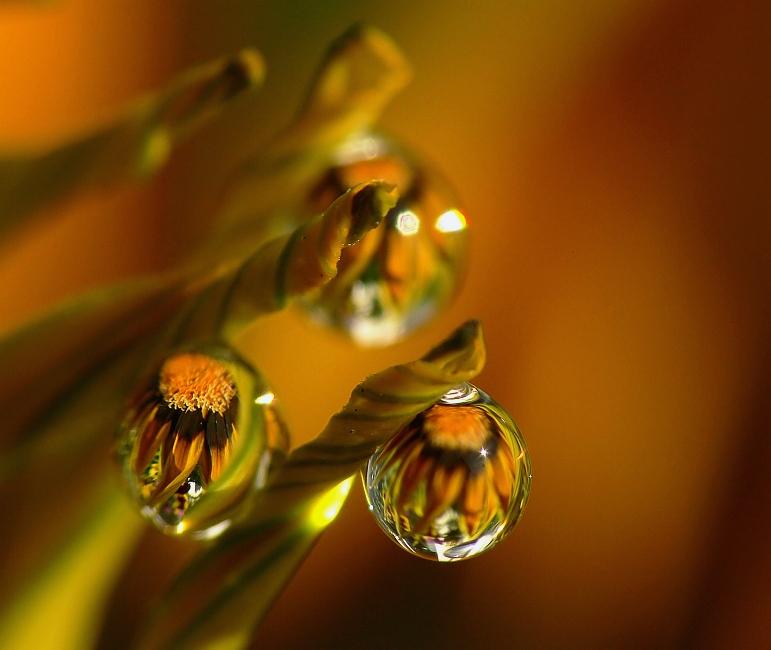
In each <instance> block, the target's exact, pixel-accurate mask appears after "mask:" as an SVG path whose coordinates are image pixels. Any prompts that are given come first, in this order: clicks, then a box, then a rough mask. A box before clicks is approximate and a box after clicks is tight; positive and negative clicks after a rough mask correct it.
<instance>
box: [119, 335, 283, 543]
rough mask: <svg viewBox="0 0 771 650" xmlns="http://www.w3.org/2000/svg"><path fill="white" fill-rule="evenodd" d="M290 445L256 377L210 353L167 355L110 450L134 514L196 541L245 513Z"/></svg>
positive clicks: (228, 353)
mask: <svg viewBox="0 0 771 650" xmlns="http://www.w3.org/2000/svg"><path fill="white" fill-rule="evenodd" d="M266 396H270V399H266ZM288 446H289V440H288V435H287V430H286V426H285V425H284V423H283V418H282V417H281V414H280V412H279V410H278V408H277V404H276V400H275V394H274V393H273V392H272V390H271V389H270V387H269V386H268V385H267V383H266V381H265V380H264V378H263V377H262V376H261V375H260V374H259V373H258V372H257V371H256V370H255V369H254V368H252V367H251V366H250V365H249V364H248V363H247V362H246V361H244V360H243V359H241V358H240V357H238V356H237V355H236V354H235V353H234V352H233V351H232V350H229V349H226V348H222V347H211V348H205V349H202V350H183V351H180V352H177V353H174V354H172V355H170V356H169V357H167V358H166V359H165V360H164V361H163V362H162V363H161V364H160V367H159V368H158V369H157V370H156V371H155V372H154V373H152V375H151V377H150V378H149V379H148V380H146V381H144V382H143V383H142V385H141V386H140V387H139V389H138V390H137V391H135V393H134V395H133V397H132V398H131V400H130V402H129V404H128V405H127V407H126V411H125V414H124V417H123V420H122V424H121V426H120V430H119V440H118V445H117V451H118V458H119V462H120V465H121V469H122V474H123V478H124V483H125V484H126V486H127V488H128V491H129V493H130V495H131V496H132V498H133V499H134V501H135V502H136V503H137V505H138V506H139V508H140V511H141V512H142V514H143V515H144V516H145V517H146V518H147V519H149V520H150V521H151V522H153V523H154V524H155V525H156V526H157V527H158V528H159V529H160V530H162V531H163V532H165V533H167V534H170V535H190V536H192V537H199V538H204V537H213V536H215V535H217V534H219V533H221V532H222V531H224V530H225V529H226V528H227V527H228V526H229V525H230V523H232V522H233V521H234V520H235V519H237V518H238V517H239V516H240V514H242V513H243V512H244V511H245V509H246V508H247V507H248V504H249V501H250V498H251V496H253V493H254V491H255V490H256V489H259V488H260V487H261V486H262V485H263V484H264V483H265V480H266V478H267V472H268V469H269V467H270V466H271V464H273V463H275V462H276V461H277V460H278V459H279V458H281V457H283V455H284V454H285V453H286V450H287V449H288Z"/></svg>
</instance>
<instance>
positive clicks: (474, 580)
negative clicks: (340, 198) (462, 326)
mask: <svg viewBox="0 0 771 650" xmlns="http://www.w3.org/2000/svg"><path fill="white" fill-rule="evenodd" d="M357 20H365V21H367V22H371V23H373V24H376V25H378V26H380V27H382V28H383V29H385V30H386V31H387V32H388V33H389V34H390V35H391V36H392V37H393V38H394V39H395V40H396V42H397V43H398V44H399V45H400V46H401V47H402V48H403V50H404V51H405V53H406V54H407V57H408V58H409V59H410V61H411V62H412V64H413V66H414V69H415V79H414V81H413V83H412V85H411V86H409V87H408V89H407V90H406V91H405V92H404V93H403V94H402V95H401V96H400V97H399V98H398V99H397V100H396V101H395V102H394V103H393V105H392V106H391V107H390V108H389V109H388V111H387V113H386V115H385V117H384V120H383V125H384V127H385V128H386V129H388V130H389V131H391V132H393V133H395V134H396V135H398V136H399V137H401V138H402V139H403V140H405V141H406V142H408V143H410V144H411V145H412V146H414V147H415V148H416V149H418V150H419V151H422V152H424V153H425V154H426V155H427V157H428V158H429V159H430V160H433V161H434V162H435V163H436V164H437V166H438V167H440V168H441V170H442V171H443V172H444V173H445V174H446V175H447V176H448V177H449V178H450V179H452V180H453V181H454V184H455V186H456V188H457V190H458V193H459V195H460V196H461V197H462V199H463V204H464V207H465V208H466V210H467V212H468V215H469V219H470V222H471V223H472V225H473V251H472V260H471V265H470V269H469V273H468V277H467V279H466V281H465V285H464V289H463V291H462V293H461V295H460V297H459V300H458V301H457V303H456V304H455V305H454V306H453V307H452V308H451V309H450V311H449V313H447V314H445V315H444V316H443V317H442V318H441V319H440V320H439V321H438V322H436V323H434V324H433V325H431V326H430V327H429V328H427V329H426V330H424V331H422V332H420V333H419V334H418V335H416V336H414V337H412V338H411V339H410V340H409V341H407V342H405V343H403V344H401V345H399V346H396V347H394V348H388V349H384V350H376V351H371V350H370V351H362V352H356V351H354V350H353V348H352V346H351V345H350V344H349V343H347V342H346V341H344V340H342V339H341V338H339V337H338V336H336V335H335V334H332V333H329V332H326V331H318V330H316V329H314V328H313V327H312V326H311V325H309V324H308V323H306V322H305V321H303V320H302V319H301V318H300V317H299V316H298V315H297V314H295V313H293V312H289V313H286V314H282V315H280V316H277V317H272V318H270V319H269V320H267V321H265V322H263V323H260V324H259V325H257V326H255V327H254V328H253V329H252V330H251V331H250V332H249V335H248V336H247V337H246V338H245V339H244V341H243V344H244V349H245V350H247V351H248V353H249V354H250V356H251V357H253V359H254V360H255V361H256V362H257V363H258V365H259V366H260V368H261V369H262V370H263V371H264V372H265V374H266V375H267V376H268V377H269V378H270V379H271V381H272V382H273V384H274V385H275V387H276V389H277V392H278V393H279V395H280V396H281V397H282V398H283V401H284V404H285V408H286V411H287V414H288V419H289V422H290V425H291V426H292V429H293V432H294V435H295V441H296V442H303V441H305V440H308V439H309V438H311V437H312V436H313V435H314V434H315V433H316V432H317V431H318V430H320V429H321V427H322V426H323V425H324V423H325V422H326V419H327V418H328V417H329V416H330V415H331V414H332V413H334V412H335V411H336V410H337V409H338V408H339V407H340V406H341V405H342V404H343V403H344V401H345V399H346V397H347V395H348V393H349V392H350V390H351V389H352V388H353V386H355V384H356V383H357V382H358V381H360V380H361V379H362V378H363V377H364V376H366V375H367V374H369V373H372V372H374V371H376V370H378V369H380V368H383V367H385V366H387V365H391V364H393V363H397V362H400V361H405V360H409V359H411V358H414V357H416V356H419V355H420V354H422V353H423V352H424V351H425V350H426V349H428V348H429V347H430V346H431V345H432V344H433V343H434V342H435V341H437V340H438V339H440V338H441V337H442V336H443V335H444V334H446V333H447V332H448V331H449V330H451V329H452V328H453V327H454V326H455V325H457V324H458V323H460V322H461V321H462V320H464V319H466V318H470V317H477V318H480V319H481V320H482V322H483V324H484V327H485V333H486V340H487V344H488V351H489V360H488V364H487V368H486V370H485V372H484V373H483V375H482V376H481V377H480V379H479V381H478V382H477V383H478V384H479V385H480V386H481V387H482V388H483V389H484V390H485V391H487V392H489V393H490V394H491V395H492V396H493V397H495V398H496V399H497V400H498V401H499V402H500V403H501V404H503V405H504V406H505V407H506V408H507V409H508V410H509V411H510V412H511V414H512V415H513V417H514V418H515V420H516V421H517V422H518V423H519V425H520V428H521V429H522V431H523V432H524V434H525V437H526V439H527V441H528V444H529V446H530V452H531V457H532V463H533V490H532V495H531V499H530V503H529V505H528V508H527V510H526V512H525V515H524V517H523V520H522V522H521V523H520V525H519V527H518V528H517V529H516V530H515V531H514V533H513V534H512V535H511V537H510V538H509V539H508V540H507V541H506V542H505V543H503V544H502V545H500V546H499V547H498V548H496V549H495V550H493V551H492V552H490V553H489V554H486V555H485V556H483V557H481V558H479V559H476V560H473V561H469V562H464V563H460V564H456V565H449V566H445V565H441V566H440V565H438V564H433V563H428V562H424V561H421V560H418V559H416V558H413V557H409V556H408V555H407V554H406V553H404V552H403V551H401V550H399V549H398V548H397V546H396V545H394V544H392V543H390V542H389V541H388V540H387V539H386V538H385V537H384V536H383V535H382V533H381V532H380V530H379V528H378V527H377V526H376V524H375V523H374V521H372V519H371V516H370V514H369V513H368V512H367V509H366V506H365V504H364V499H363V497H362V495H361V494H360V490H358V489H357V490H355V491H354V494H353V495H352V497H351V498H350V499H349V501H348V503H347V504H346V506H345V507H344V509H343V511H342V513H341V515H340V517H339V519H338V521H337V522H336V523H335V524H333V525H332V527H331V528H330V529H329V530H328V531H327V532H326V533H325V534H324V536H323V537H322V539H321V540H320V542H319V543H318V545H317V546H316V548H315V550H314V551H313V553H312V554H311V556H310V558H309V559H308V561H307V562H306V563H305V564H304V565H303V567H302V568H301V570H300V571H299V573H298V574H297V576H296V578H295V580H294V581H293V582H292V583H291V584H290V586H289V588H288V589H287V591H286V592H285V593H284V594H283V595H282V596H281V598H280V599H279V601H278V602H277V604H276V607H275V608H274V610H273V611H272V613H271V614H270V615H269V617H268V619H267V621H266V622H265V624H264V625H263V627H262V628H261V630H260V631H259V633H258V635H257V638H256V644H257V645H258V646H259V647H269V648H394V647H408V648H412V647H428V648H435V647H436V648H438V647H442V648H652V647H655V648H691V647H698V648H760V647H765V646H767V644H768V643H769V641H768V639H769V638H771V588H770V587H771V556H770V553H771V551H769V549H771V524H770V523H769V521H771V520H769V505H771V472H769V470H768V463H769V460H771V442H770V441H769V433H771V432H770V431H769V428H770V425H771V418H770V417H769V415H770V412H769V399H768V398H769V397H770V396H771V395H769V370H771V367H770V366H771V363H770V359H771V358H770V357H769V354H768V352H769V349H768V340H769V337H768V333H769V329H768V326H769V321H768V317H769V309H768V307H769V285H770V284H771V274H769V254H768V252H767V251H768V247H769V243H771V226H770V225H769V219H768V212H769V205H771V201H770V200H769V199H770V198H771V197H770V196H769V188H770V187H771V183H770V182H769V181H770V180H771V179H769V175H770V172H771V153H770V152H771V126H770V124H771V121H770V120H769V115H771V94H770V93H769V92H768V88H767V86H768V81H767V75H768V70H769V65H771V5H765V4H763V3H760V2H738V1H737V2H724V3H700V2H696V1H695V0H656V1H650V0H647V1H642V0H636V1H635V0H628V1H622V0H618V1H615V2H613V1H599V0H588V1H587V2H582V3H571V2H565V1H562V2H555V3H527V2H525V3H509V2H503V0H482V1H480V2H477V3H474V4H473V6H472V3H466V2H458V1H454V0H452V1H448V2H442V3H439V2H430V3H409V2H402V1H399V2H391V3H375V2H351V1H340V2H335V3H301V2H297V1H294V0H292V1H284V2H281V1H278V0H274V1H270V2H246V1H238V2H237V1H235V0H226V1H223V2H218V3H195V4H194V5H193V4H192V3H190V4H189V3H183V2H180V1H176V0H175V1H171V0H169V1H167V2H164V3H157V2H149V0H112V2H110V3H99V2H97V1H96V0H71V1H62V2H59V3H56V4H53V5H50V6H44V7H40V8H35V7H33V6H29V5H24V4H14V3H5V4H3V5H2V6H0V98H2V101H0V149H6V150H12V149H17V148H19V147H20V146H21V145H23V144H25V145H29V144H32V145H35V146H46V145H50V144H53V143H54V142H57V141H61V140H63V139H67V138H70V137H73V136H75V135H77V134H79V133H83V132H85V131H87V130H88V129H90V128H93V127H94V126H96V125H98V124H101V123H103V122H104V121H106V120H108V119H109V118H110V117H111V116H114V115H117V114H118V113H119V112H120V110H122V109H123V108H124V107H125V106H126V105H128V104H129V103H130V102H131V100H132V99H133V98H135V97H136V96H137V95H139V94H141V93H143V92H146V91H150V90H152V89H155V88H158V87H160V86H162V85H163V84H164V83H165V82H166V81H168V80H170V79H171V78H172V77H173V76H174V75H175V74H177V73H178V72H180V71H182V70H184V69H185V68H187V67H189V66H191V65H194V64H196V63H200V62H203V61H206V60H209V59H212V58H215V57H217V56H219V55H221V54H224V53H230V52H234V51H236V50H237V49H239V48H241V47H243V46H246V45H254V46H256V47H258V48H259V49H260V50H261V51H262V52H263V53H264V55H265V57H266V59H267V62H268V66H269V72H268V81H267V83H266V86H265V88H264V90H263V91H262V92H261V93H260V94H259V95H257V96H255V97H253V98H249V99H247V100H245V101H242V102H241V103H239V104H238V105H237V106H236V107H235V108H234V109H233V110H232V112H231V113H230V117H229V118H228V119H226V120H223V121H221V122H218V123H216V124H214V125H211V126H209V127H206V129H205V130H203V131H202V132H201V133H200V134H198V135H196V136H195V137H194V138H193V139H192V140H190V141H188V142H186V143H185V144H184V145H182V146H181V147H180V149H179V150H178V151H177V152H176V153H175V155H174V157H173V159H172V162H171V165H170V166H169V167H168V168H167V169H166V170H165V171H164V172H163V173H162V174H161V176H160V177H158V178H156V179H155V180H154V181H152V182H151V183H149V184H146V185H136V186H127V187H120V188H111V189H109V190H105V191H99V192H94V193H91V194H89V195H88V196H82V197H78V198H77V199H76V200H74V201H72V202H70V203H68V204H67V205H65V206H57V207H56V208H52V209H50V210H49V211H48V213H47V214H46V217H47V219H46V221H45V222H44V223H41V224H40V225H37V226H33V227H32V228H29V229H28V230H26V231H25V232H24V233H22V234H21V236H19V237H18V238H16V239H15V240H14V241H13V242H12V243H11V245H9V246H6V247H5V248H4V249H3V250H2V257H1V258H0V305H2V316H1V317H0V326H2V328H3V329H4V330H9V329H11V328H13V327H15V326H17V325H19V324H20V323H22V322H23V321H24V320H26V319H28V318H30V317H31V316H32V315H33V314H35V313H38V312H40V311H41V310H43V309H45V308H46V307H48V306H50V305H51V304H53V303H54V302H55V301H57V300H61V299H64V298H66V297H68V296H71V295H74V294H75V293H77V292H78V291H81V290H84V289H87V288H92V287H95V286H99V285H101V284H103V283H105V282H109V281H114V280H118V279H121V278H126V277H130V276H132V275H134V274H136V273H141V272H147V271H151V270H154V269H158V268H162V267H163V266H164V265H165V264H166V263H167V262H168V261H170V260H173V259H176V257H177V256H178V255H179V251H180V249H182V248H184V247H185V246H189V245H191V243H192V242H194V241H195V240H196V239H197V238H198V237H200V235H201V233H203V232H205V226H206V223H207V220H208V219H210V218H211V215H212V213H213V212H214V211H215V209H216V205H217V196H218V191H219V189H220V187H221V184H222V182H223V181H224V179H225V178H226V177H227V174H228V171H229V170H231V169H232V168H233V167H234V166H235V165H236V164H237V163H238V161H239V160H241V159H243V158H244V157H246V156H248V155H250V154H251V153H253V152H255V151H257V150H258V149H259V147H260V146H261V145H263V144H264V143H265V142H267V141H268V140H269V138H270V136H271V134H273V133H275V132H276V131H277V130H279V129H280V128H282V127H283V126H285V125H286V124H287V123H288V121H289V120H290V119H291V117H292V116H293V115H294V113H295V111H296V110H297V106H298V104H299V101H300V99H301V98H302V94H303V92H304V90H305V87H306V85H307V83H308V82H309V80H310V78H311V76H312V73H313V71H314V69H315V68H316V66H317V64H318V61H319V59H320V57H321V56H322V55H323V52H324V50H325V48H326V45H327V44H328V43H329V41H331V40H332V39H333V38H335V37H336V36H338V35H339V34H340V33H341V32H343V31H344V30H345V29H346V28H347V27H348V26H349V25H350V24H351V23H353V22H355V21H357ZM149 535H150V536H149V537H148V538H147V539H146V540H145V541H144V542H143V547H142V548H143V549H145V551H147V549H150V550H153V549H155V548H156V547H157V552H158V553H166V554H169V553H172V554H173V553H174V549H173V547H172V546H169V542H168V541H159V540H156V539H155V534H154V533H150V534H149ZM135 562H139V560H135ZM136 600H138V598H137V597H136V595H134V596H133V600H132V595H131V594H129V593H128V591H127V589H126V588H125V587H124V588H123V590H122V591H120V590H119V592H118V595H116V597H115V599H114V600H113V603H118V604H122V606H124V607H127V608H132V607H137V608H138V607H139V605H138V604H137V603H136V602H134V601H136ZM124 614H125V616H124V617H123V622H121V620H120V619H121V617H120V616H118V615H115V614H112V615H110V617H109V618H108V621H109V624H110V625H111V626H112V627H110V628H108V631H107V632H105V636H104V637H103V644H104V646H105V647H108V646H109V645H111V643H112V641H111V640H110V639H117V638H118V635H121V634H126V633H127V632H126V629H127V628H126V627H123V626H127V625H128V623H126V622H125V621H132V620H133V618H135V616H134V615H133V614H132V612H131V611H128V612H124ZM137 616H138V614H137ZM132 617H133V618H132ZM115 644H116V646H117V645H118V642H117V641H115Z"/></svg>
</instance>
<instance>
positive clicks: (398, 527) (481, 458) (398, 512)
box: [364, 383, 531, 562]
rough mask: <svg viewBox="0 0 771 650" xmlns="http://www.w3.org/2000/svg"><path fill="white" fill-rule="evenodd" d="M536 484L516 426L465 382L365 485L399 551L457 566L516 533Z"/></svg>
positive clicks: (381, 454) (376, 466) (381, 458)
mask: <svg viewBox="0 0 771 650" xmlns="http://www.w3.org/2000/svg"><path fill="white" fill-rule="evenodd" d="M530 480H531V475H530V459H529V457H528V453H527V448H526V447H525V441H524V439H523V438H522V434H521V433H520V431H519V429H518V428H517V425H516V424H514V422H513V421H512V419H511V417H510V416H509V415H508V414H507V413H506V411H504V410H503V409H502V408H501V407H500V406H499V405H498V404H497V403H495V402H494V401H493V400H492V399H490V397H489V396H488V395H486V394H485V393H484V392H482V391H481V390H479V389H478V388H476V387H475V386H473V385H471V384H468V383H464V384H461V385H460V386H458V387H456V388H454V389H453V390H451V391H449V392H447V393H445V395H444V396H443V398H442V399H441V400H440V401H439V402H437V403H436V404H434V405H433V406H431V407H430V408H428V409H426V410H425V411H423V412H422V413H420V414H419V415H418V416H417V417H415V419H414V420H412V422H410V423H409V424H408V425H407V426H405V427H404V428H403V429H401V430H400V431H399V432H398V433H397V434H396V435H395V436H393V437H392V438H391V439H390V440H389V441H388V442H387V443H386V444H385V445H383V446H382V447H380V448H379V449H378V450H377V452H376V453H375V454H374V455H373V456H372V458H370V460H369V464H368V465H367V468H366V474H365V476H364V487H365V492H366V495H367V502H368V503H369V507H370V510H371V511H372V513H373V514H374V515H375V519H376V520H377V522H378V524H380V527H381V528H382V529H383V530H384V531H385V532H386V533H387V534H388V535H389V536H390V537H391V538H392V539H393V540H394V541H396V543H397V544H399V546H401V547H402V548H404V549H406V550H408V551H410V552H411V553H414V554H415V555H418V556H420V557H424V558H428V559H431V560H438V561H441V562H452V561H455V560H464V559H467V558H470V557H474V556H475V555H479V554H480V553H483V552H484V551H486V550H488V549H490V548H492V547H493V546H495V545H496V544H497V543H498V542H500V541H501V540H502V539H503V538H504V537H506V535H508V534H509V533H510V532H511V530H512V529H513V528H514V526H515V525H516V523H517V521H519V518H520V517H521V515H522V510H523V508H524V507H525V504H526V503H527V498H528V495H529V494H530Z"/></svg>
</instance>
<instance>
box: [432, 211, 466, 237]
mask: <svg viewBox="0 0 771 650" xmlns="http://www.w3.org/2000/svg"><path fill="white" fill-rule="evenodd" d="M435 225H436V229H437V230H438V231H439V232H458V231H459V230H463V229H465V227H466V217H465V216H464V215H463V213H462V212H458V211H457V210H447V212H443V213H442V214H440V215H439V216H438V217H437V219H436V224H435Z"/></svg>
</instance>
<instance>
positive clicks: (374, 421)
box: [138, 321, 485, 650]
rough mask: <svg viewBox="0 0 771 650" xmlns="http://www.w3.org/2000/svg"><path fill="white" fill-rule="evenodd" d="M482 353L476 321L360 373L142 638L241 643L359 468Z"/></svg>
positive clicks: (228, 648)
mask: <svg viewBox="0 0 771 650" xmlns="http://www.w3.org/2000/svg"><path fill="white" fill-rule="evenodd" d="M484 360H485V350H484V343H483V341H482V332H481V327H480V325H479V323H477V322H476V321H471V322H469V323H466V324H465V325H463V326H462V327H461V328H459V329H458V330H457V331H456V332H455V333H453V334H452V335H451V336H450V337H449V338H448V339H447V340H445V341H444V342H443V343H442V344H440V345H439V346H437V347H435V348H434V349H433V350H431V351H430V352H429V353H428V354H426V355H425V356H423V357H422V358H421V359H419V360H417V361H413V362H412V363H407V364H403V365H399V366H394V367H392V368H389V369H387V370H384V371H382V372H379V373H377V374H375V375H372V376H371V377H369V378H368V379H366V380H364V381H363V382H362V383H361V384H360V385H359V386H358V387H357V388H356V389H355V390H354V391H353V392H352V393H351V397H350V400H349V401H348V403H347V404H346V405H345V406H344V407H343V409H342V410H341V411H340V412H339V413H338V414H336V415H335V416H333V417H332V419H331V420H330V422H329V424H328V425H327V427H326V428H325V429H324V430H323V431H322V432H321V434H320V435H319V436H318V437H317V438H316V439H315V440H313V441H312V442H310V443H308V444H306V445H303V446H302V447H299V448H298V449H296V450H295V451H293V452H292V453H291V454H290V455H289V457H288V459H287V461H286V463H285V464H283V465H282V466H281V467H280V468H279V469H278V470H277V471H276V472H275V474H273V476H272V477H271V478H270V479H269V481H268V485H267V486H266V488H265V490H263V492H262V494H261V496H260V497H259V498H258V501H257V503H256V504H255V507H254V509H253V511H252V515H251V516H250V517H249V518H248V519H247V520H246V521H244V522H241V523H240V524H238V525H237V527H236V528H235V529H234V530H233V531H232V532H229V533H226V534H225V536H224V537H223V538H221V539H220V541H218V542H217V543H216V545H214V546H212V547H211V548H210V549H208V550H207V551H205V552H204V553H203V554H202V555H201V556H200V557H199V558H198V559H197V560H196V561H194V562H193V564H192V565H191V566H190V567H189V568H188V569H187V570H186V571H185V572H183V574H182V575H181V576H180V578H179V579H178V580H177V582H176V583H175V584H174V585H173V586H172V588H171V589H170V590H169V592H168V593H167V594H166V595H165V596H164V598H163V600H162V601H161V603H160V604H159V606H158V607H157V609H156V610H155V612H154V614H153V617H152V618H151V620H150V621H149V622H148V624H147V627H146V629H145V630H144V633H143V635H142V637H141V639H140V641H139V644H138V647H139V648H141V649H142V650H153V649H156V648H180V649H182V648H185V649H189V650H202V649H204V648H207V649H211V648H217V649H218V650H237V649H239V648H243V647H245V646H246V645H247V643H248V642H249V639H250V638H251V634H252V632H253V631H254V629H255V628H256V627H257V625H258V624H259V623H260V621H261V620H262V619H263V617H264V616H265V614H266V613H267V610H268V608H269V607H270V605H271V604H272V603H273V601H274V600H275V598H276V597H277V596H278V594H279V593H280V592H281V590H282V589H283V587H284V585H285V584H286V582H287V581H288V580H289V578H290V577H291V575H292V574H293V572H294V571H295V569H296V568H297V566H298V565H299V563H300V562H301V561H302V559H303V558H304V557H305V555H306V554H307V553H308V551H309V550H310V548H311V547H312V546H313V543H314V541H315V540H316V539H317V537H318V535H319V534H320V533H321V532H322V531H323V530H324V528H326V526H327V525H329V524H330V523H331V522H332V521H333V520H334V518H335V517H336V515H337V513H338V511H339V509H340V507H341V506H342V503H343V501H344V500H345V497H346V496H347V493H348V490H349V488H350V486H351V483H352V479H353V475H354V474H355V473H356V472H358V471H359V470H360V469H361V467H362V466H363V465H364V464H365V463H366V460H367V459H368V458H369V456H371V455H372V454H373V453H374V451H375V450H376V448H377V447H378V446H379V445H381V444H383V443H384V442H385V441H387V440H388V439H389V438H390V437H391V436H392V435H393V434H394V433H396V431H398V430H399V429H400V428H401V427H403V426H404V425H405V424H407V423H408V422H409V421H410V420H412V419H413V418H414V417H415V415H417V414H418V413H420V412H421V411H423V410H424V409H426V408H428V407H429V406H431V405H432V404H434V403H435V402H436V401H438V400H439V398H440V397H441V396H442V395H443V394H444V393H445V392H447V390H449V389H450V388H453V387H454V386H456V385H457V384H459V383H461V382H463V381H467V380H470V379H472V378H473V377H474V376H476V375H477V374H478V373H479V372H480V371H481V369H482V366H483V365H484Z"/></svg>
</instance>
